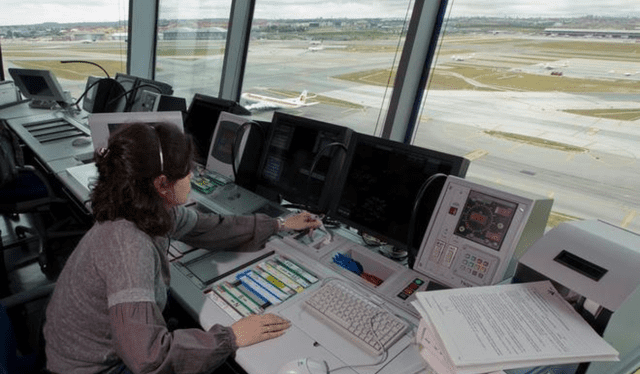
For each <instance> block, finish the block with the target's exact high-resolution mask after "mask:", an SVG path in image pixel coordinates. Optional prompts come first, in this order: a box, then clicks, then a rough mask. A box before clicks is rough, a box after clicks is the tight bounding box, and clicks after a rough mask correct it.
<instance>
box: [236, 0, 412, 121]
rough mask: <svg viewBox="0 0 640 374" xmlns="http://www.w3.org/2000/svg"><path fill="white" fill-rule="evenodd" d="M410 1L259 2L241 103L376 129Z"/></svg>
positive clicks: (268, 112) (264, 114)
mask: <svg viewBox="0 0 640 374" xmlns="http://www.w3.org/2000/svg"><path fill="white" fill-rule="evenodd" d="M412 7H413V2H412V1H409V0H406V1H399V2H398V1H376V2H368V1H358V2H351V3H341V2H340V3H337V4H335V3H322V2H320V3H317V4H316V3H315V2H309V3H308V4H307V3H304V2H295V3H292V2H291V1H284V0H258V1H256V5H255V12H254V17H253V23H252V25H251V39H250V42H249V52H248V56H247V64H246V71H245V75H244V81H243V87H242V91H243V92H242V96H241V104H243V105H244V106H245V107H247V108H249V109H250V110H251V111H252V112H253V114H254V116H255V117H257V118H260V119H266V120H270V119H271V116H272V113H273V111H274V110H279V111H285V112H288V113H290V114H294V115H298V116H305V117H309V118H313V119H317V120H321V121H324V122H329V123H334V124H338V125H343V126H347V127H350V128H352V129H354V130H356V131H359V132H363V133H367V134H374V133H380V131H381V130H382V124H383V123H384V120H385V116H386V108H387V106H388V101H389V99H390V97H391V92H392V87H391V86H392V84H393V79H394V73H393V71H394V69H395V68H396V66H397V64H398V62H399V61H400V55H401V52H402V47H403V42H404V35H405V34H406V29H407V27H408V24H409V19H410V17H411V10H412Z"/></svg>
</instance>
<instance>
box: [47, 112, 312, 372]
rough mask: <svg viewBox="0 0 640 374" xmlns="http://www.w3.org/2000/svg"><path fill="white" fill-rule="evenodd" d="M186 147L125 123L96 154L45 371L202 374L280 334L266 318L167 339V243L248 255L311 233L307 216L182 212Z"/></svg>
mask: <svg viewBox="0 0 640 374" xmlns="http://www.w3.org/2000/svg"><path fill="white" fill-rule="evenodd" d="M192 153H193V145H192V142H191V139H190V138H189V137H188V136H186V135H184V134H183V133H182V132H181V131H179V130H178V129H177V128H176V127H174V126H173V125H169V124H157V125H153V126H151V125H147V124H133V125H129V126H126V127H124V128H123V129H121V130H120V131H118V132H117V133H115V134H114V135H112V136H111V137H110V139H109V144H108V147H107V148H106V149H102V150H100V151H99V152H97V153H96V155H95V160H96V166H97V168H98V171H99V178H98V181H97V183H96V185H95V186H94V189H93V191H92V194H91V202H92V211H93V215H94V217H95V220H96V222H95V224H94V226H93V227H92V228H91V229H90V230H89V231H88V232H87V233H86V235H85V236H84V237H83V238H82V240H81V241H80V243H79V244H78V246H77V248H76V249H75V250H74V251H73V253H72V254H71V256H70V257H69V259H68V260H67V263H66V264H65V267H64V269H63V270H62V272H61V273H60V276H59V278H58V281H57V283H56V288H55V290H54V292H53V295H52V297H51V300H50V302H49V305H48V307H47V312H46V323H45V326H44V337H45V342H46V348H45V349H46V356H47V369H48V370H50V371H52V372H54V373H65V374H66V373H130V372H133V373H201V372H207V371H211V370H213V369H215V368H216V367H217V366H219V365H220V364H222V363H223V362H224V360H225V359H226V358H227V357H228V356H229V355H231V354H232V353H233V352H235V350H236V349H237V348H238V347H244V346H247V345H251V344H254V343H257V342H260V341H263V340H267V339H271V338H275V337H278V336H280V335H282V334H283V333H284V332H285V330H286V329H287V328H288V327H289V322H288V321H286V320H285V319H283V318H280V317H278V316H276V315H273V314H265V315H260V316H251V317H247V318H244V319H241V320H239V321H238V322H236V323H234V324H233V325H232V326H230V327H225V326H220V325H215V326H214V327H212V328H211V329H210V330H209V331H206V332H205V331H203V330H201V329H183V330H175V331H173V332H169V331H168V329H167V326H166V322H165V320H164V318H163V316H162V310H163V309H164V307H165V305H166V302H167V290H168V288H169V282H170V272H169V262H168V258H167V251H168V248H169V245H170V240H172V239H176V240H180V241H182V242H185V243H187V244H190V245H193V246H196V247H201V248H209V249H215V250H221V249H233V250H257V249H259V248H260V247H261V246H262V245H263V244H264V243H265V242H266V240H267V239H268V238H269V237H270V236H271V235H272V234H274V233H276V232H277V231H278V230H282V229H288V230H304V229H313V228H316V227H318V226H319V225H320V222H319V221H317V220H316V219H314V218H313V217H312V216H311V215H310V214H309V213H301V214H298V215H294V216H292V217H289V218H287V219H286V220H285V221H282V220H276V219H273V218H270V217H268V216H266V215H261V214H256V215H253V216H224V217H223V216H218V215H206V214H203V213H199V212H196V211H194V210H190V209H187V208H185V207H183V206H182V204H184V203H185V202H186V201H187V196H188V194H189V192H190V189H191V186H190V179H191V166H192V157H193V155H192Z"/></svg>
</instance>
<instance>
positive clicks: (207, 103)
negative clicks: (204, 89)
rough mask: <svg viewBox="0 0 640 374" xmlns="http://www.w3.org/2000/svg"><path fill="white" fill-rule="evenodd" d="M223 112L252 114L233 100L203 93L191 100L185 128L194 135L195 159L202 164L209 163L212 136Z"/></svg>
mask: <svg viewBox="0 0 640 374" xmlns="http://www.w3.org/2000/svg"><path fill="white" fill-rule="evenodd" d="M222 112H228V113H233V114H238V115H248V114H250V113H249V112H248V111H246V110H244V108H242V107H240V106H239V104H238V103H236V102H235V101H231V100H224V99H219V98H217V97H213V96H207V95H203V94H195V95H194V96H193V100H191V104H190V105H189V109H188V110H187V114H186V116H185V119H184V130H185V132H186V133H188V134H191V136H192V137H193V142H194V144H195V151H196V155H195V161H196V162H197V163H198V164H200V165H205V164H206V163H207V154H208V152H209V148H210V145H211V138H212V137H213V133H214V131H215V129H216V124H217V123H218V118H219V117H220V113H222Z"/></svg>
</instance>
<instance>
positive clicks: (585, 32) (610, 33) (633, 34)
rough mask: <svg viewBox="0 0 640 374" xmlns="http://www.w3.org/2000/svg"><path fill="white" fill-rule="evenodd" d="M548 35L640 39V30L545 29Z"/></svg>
mask: <svg viewBox="0 0 640 374" xmlns="http://www.w3.org/2000/svg"><path fill="white" fill-rule="evenodd" d="M544 33H545V34H546V35H550V36H551V35H557V36H581V37H594V38H595V37H598V38H620V39H640V30H594V29H557V28H551V29H544Z"/></svg>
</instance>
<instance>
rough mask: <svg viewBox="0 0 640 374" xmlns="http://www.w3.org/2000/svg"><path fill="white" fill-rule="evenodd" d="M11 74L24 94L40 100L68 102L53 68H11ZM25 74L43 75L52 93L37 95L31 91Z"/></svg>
mask: <svg viewBox="0 0 640 374" xmlns="http://www.w3.org/2000/svg"><path fill="white" fill-rule="evenodd" d="M9 74H10V75H11V77H12V78H13V81H14V82H15V84H16V85H17V86H18V88H19V89H20V92H21V93H22V95H24V96H25V97H26V98H28V99H31V100H40V101H55V102H56V103H58V104H61V105H62V104H68V99H67V96H66V94H65V93H64V90H63V89H62V86H61V85H60V82H58V79H57V78H56V76H55V75H54V74H53V72H52V71H51V70H44V69H23V68H9ZM25 76H31V77H41V78H43V79H44V81H45V83H46V85H47V87H48V88H49V90H50V91H51V93H52V94H51V95H37V94H32V93H30V92H29V89H28V87H27V84H26V83H25V82H24V78H23V77H25Z"/></svg>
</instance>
